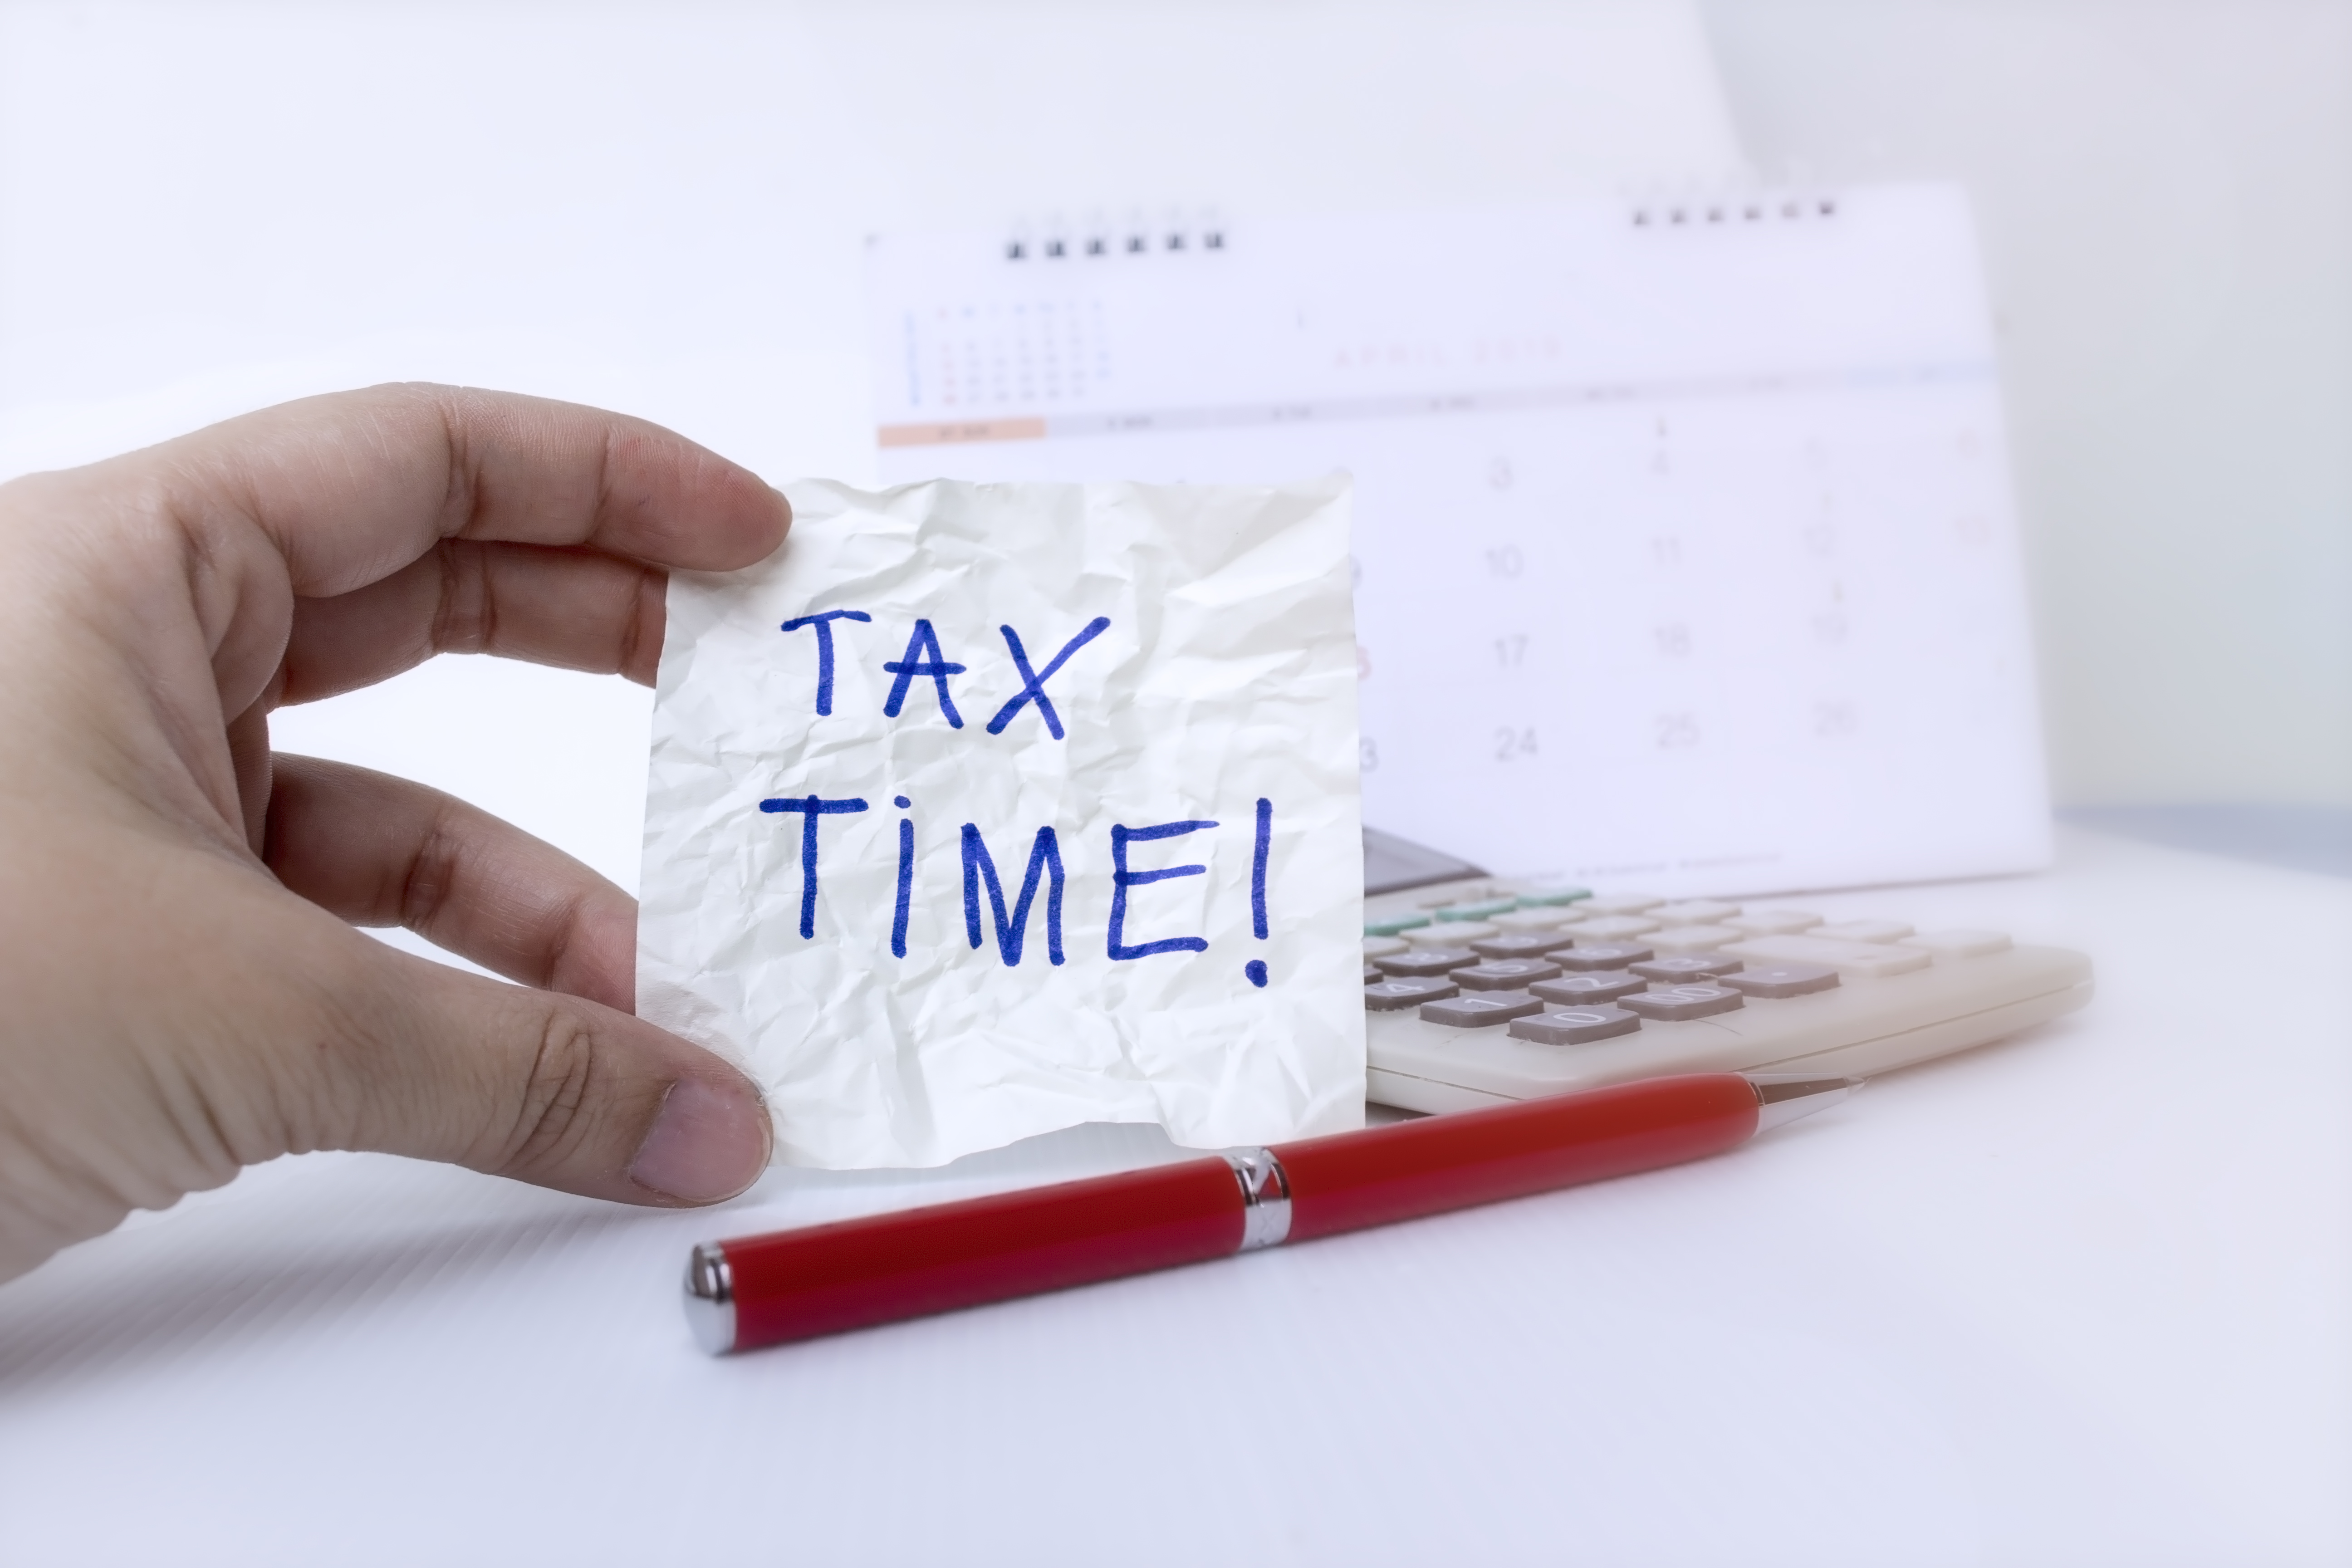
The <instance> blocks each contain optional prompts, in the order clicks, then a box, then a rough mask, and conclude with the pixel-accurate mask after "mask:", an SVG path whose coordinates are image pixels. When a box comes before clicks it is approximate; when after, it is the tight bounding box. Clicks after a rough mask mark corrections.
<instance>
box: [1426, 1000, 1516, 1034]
mask: <svg viewBox="0 0 2352 1568" xmlns="http://www.w3.org/2000/svg"><path fill="white" fill-rule="evenodd" d="M1543 1010H1544V1005H1543V1004H1542V1003H1541V1002H1538V1001H1537V1000H1536V999H1535V998H1534V997H1532V996H1530V995H1528V994H1527V993H1526V992H1524V991H1478V992H1473V993H1471V994H1469V995H1466V996H1455V997H1454V998H1452V999H1450V1000H1448V1001H1444V1002H1432V1003H1430V1004H1429V1005H1427V1006H1425V1007H1423V1008H1422V1010H1421V1016H1422V1017H1423V1018H1424V1019H1425V1020H1427V1021H1428V1022H1430V1023H1432V1024H1446V1025H1450V1026H1453V1027H1454V1028H1457V1029H1483V1028H1487V1027H1490V1026H1494V1025H1496V1024H1507V1023H1509V1022H1510V1021H1511V1020H1512V1019H1514V1018H1524V1017H1527V1016H1528V1015H1529V1014H1531V1013H1540V1012H1542V1011H1543Z"/></svg>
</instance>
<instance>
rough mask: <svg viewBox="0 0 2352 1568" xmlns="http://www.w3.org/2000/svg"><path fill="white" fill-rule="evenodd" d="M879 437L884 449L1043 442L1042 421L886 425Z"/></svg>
mask: <svg viewBox="0 0 2352 1568" xmlns="http://www.w3.org/2000/svg"><path fill="white" fill-rule="evenodd" d="M877 435H878V436H879V437H881V442H882V445H884V446H885V447H944V446H947V445H949V444H950V443H952V442H957V441H1040V440H1043V439H1045V421H1044V420H1043V419H1036V418H1029V419H950V420H946V421H943V422H941V423H939V424H924V425H885V426H881V428H880V429H879V431H877Z"/></svg>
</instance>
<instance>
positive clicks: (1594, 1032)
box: [1511, 1006, 1642, 1046]
mask: <svg viewBox="0 0 2352 1568" xmlns="http://www.w3.org/2000/svg"><path fill="white" fill-rule="evenodd" d="M1641 1026H1642V1020H1641V1019H1639V1018H1637V1017H1635V1016H1633V1014H1631V1013H1628V1012H1627V1011H1625V1009H1624V1008H1622V1007H1605V1006H1604V1007H1562V1008H1559V1010H1557V1011H1556V1012H1550V1013H1539V1014H1538V1015H1537V1016H1534V1017H1532V1018H1515V1019H1513V1020H1512V1022H1511V1034H1512V1036H1513V1037H1515V1038H1517V1039H1522V1040H1533V1041H1534V1042H1535V1043H1536V1044H1538V1045H1539V1046H1581V1045H1585V1044H1588V1043H1590V1042H1591V1041H1593V1040H1607V1039H1613V1038H1615V1037H1617V1036H1619V1035H1630V1034H1632V1033H1633V1031H1634V1030H1636V1029H1638V1028H1640V1027H1641Z"/></svg>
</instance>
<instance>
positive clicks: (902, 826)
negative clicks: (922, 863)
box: [890, 795, 915, 958]
mask: <svg viewBox="0 0 2352 1568" xmlns="http://www.w3.org/2000/svg"><path fill="white" fill-rule="evenodd" d="M894 804H896V805H897V806H898V809H899V810H901V811H904V810H906V809H907V807H908V806H909V805H913V804H914V803H913V802H912V801H909V800H908V798H907V797H906V796H905V795H899V796H898V797H897V798H896V801H895V803H894ZM914 897H915V825H914V823H913V821H912V820H910V819H909V818H907V817H904V816H902V817H900V818H899V819H898V913H896V914H894V915H892V916H891V917H890V956H891V957H893V958H904V957H906V956H907V909H908V905H910V904H911V903H913V902H914Z"/></svg>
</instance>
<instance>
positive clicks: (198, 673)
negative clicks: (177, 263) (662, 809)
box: [0, 386, 791, 1279]
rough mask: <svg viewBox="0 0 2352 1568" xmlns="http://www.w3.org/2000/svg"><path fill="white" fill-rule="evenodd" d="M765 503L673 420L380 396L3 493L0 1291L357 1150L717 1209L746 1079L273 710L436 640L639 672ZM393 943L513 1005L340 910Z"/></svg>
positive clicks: (751, 538)
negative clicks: (322, 1157)
mask: <svg viewBox="0 0 2352 1568" xmlns="http://www.w3.org/2000/svg"><path fill="white" fill-rule="evenodd" d="M790 523H791V510H790V509H789V508H788V507H787V506H786V504H785V502H784V500H783V498H782V497H781V496H779V495H778V494H777V493H776V492H775V491H773V490H772V489H769V488H768V487H767V486H766V485H764V484H762V483H761V481H760V480H759V479H756V478H754V477H753V476H752V475H751V474H750V473H748V472H747V471H745V470H744V469H741V468H737V467H735V466H734V465H732V464H730V463H728V462H726V461H724V460H722V459H721V458H718V457H716V456H714V455H712V454H711V453H709V452H707V451H705V450H703V449H702V448H701V447H697V446H695V445H694V444H693V443H691V442H689V441H687V440H685V439H684V438H682V437H677V436H675V435H672V434H671V433H669V432H668V431H667V430H663V429H660V428H658V427H656V426H651V425H647V424H644V423H642V422H640V421H637V420H632V419H627V418H623V417H621V416H616V415H610V414H603V413H599V412H596V411H595V410H593V409H587V408H580V407H575V406H572V405H565V404H557V403H547V402H541V401H536V400H532V399H528V398H520V397H510V396H502V395H494V394H487V393H478V392H470V391H459V390H456V389H452V388H447V387H433V386H394V387H378V388H375V389H373V390H371V391H367V392H360V393H350V394H343V395H336V396H331V397H320V398H313V399H310V400H308V401H306V402H301V403H294V404H289V405H285V406H283V407H279V408H273V409H268V410H266V411H264V412H262V413H259V414H255V415H251V416H247V417H245V418H241V419H235V420H231V421H229V422H228V423H226V424H224V425H218V426H214V427H212V428H211V429H208V430H203V431H199V432H198V433H196V434H195V435H193V436H189V437H184V438H182V439H180V440H177V441H173V442H169V443H166V444H165V445H163V446H161V447H152V448H150V449H148V450H146V451H143V452H137V453H133V454H131V456H129V457H125V458H116V459H114V460H112V461H110V462H105V463H100V464H96V465H93V466H92V467H89V468H78V469H74V470H70V471H68V472H63V473H53V474H37V475H33V476H30V477H27V478H26V479H18V480H16V481H15V482H14V483H12V484H9V485H6V486H5V487H0V624H5V627H6V634H7V635H6V648H7V652H6V654H5V656H0V672H5V678H0V1279H6V1278H8V1277H10V1276H12V1275H15V1274H18V1273H21V1272H23V1271H24V1270H26V1269H27V1268H32V1267H33V1266H34V1265H36V1264H37V1263H39V1262H40V1261H41V1260H42V1259H43V1258H47V1257H48V1256H49V1255H50V1254H51V1253H53V1252H55V1251H56V1250H57V1249H58V1248H59V1247H64V1246H67V1245H68V1244H69V1243H72V1242H74V1241H78V1240H80V1239H82V1238H84V1237H91V1236H96V1235H98V1234H100V1232H102V1231H105V1230H108V1229H110V1228H111V1227H112V1226H115V1225H116V1224H118V1223H119V1222H120V1221H121V1218H122V1217H123V1215H125V1214H127V1213H128V1212H129V1211H130V1210H131V1209H133V1208H163V1207H165V1206H167V1205H170V1204H172V1203H173V1202H175V1201H177V1200H178V1199H179V1198H180V1197H181V1196H182V1195H183V1194H186V1193H189V1192H194V1191H197V1190H200V1189H203V1188H206V1187H215V1186H218V1185H220V1184H222V1183H224V1182H226V1181H227V1180H228V1179H229V1178H230V1177H231V1176H233V1175H235V1174H236V1172H237V1170H238V1168H239V1167H241V1166H244V1165H249V1164H252V1163H257V1162H258V1161H263V1160H268V1159H272V1158H275V1157H276V1156H278V1155H279V1154H285V1153H290V1152H303V1151H307V1150H313V1149H371V1150H381V1151H385V1152H392V1153H398V1154H407V1155H414V1156H416V1157H419V1158H423V1159H432V1160H446V1161H451V1162H454V1163H458V1164H462V1165H467V1166H470V1167H472V1168H473V1169H475V1170H478V1171H488V1172H493V1173H498V1174H500V1175H507V1176H514V1177H518V1178H520V1179H521V1180H523V1181H528V1182H536V1183H539V1184H542V1185H546V1186H551V1187H560V1188H562V1189H564V1190H566V1191H570V1192H575V1193H586V1194H593V1195H595V1196H598V1197H604V1198H612V1199H615V1200H618V1201H620V1202H624V1203H637V1204H657V1205H691V1204H701V1203H709V1202H715V1201H717V1200H719V1199H720V1198H725V1197H730V1196H732V1195H733V1194H735V1193H737V1192H740V1190H742V1189H743V1188H744V1187H746V1186H748V1185H749V1184H751V1182H752V1181H753V1180H754V1179H755V1178H756V1177H757V1176H758V1175H759V1173H760V1172H761V1168H762V1167H763V1166H764V1165H765V1164H766V1163H767V1158H768V1152H769V1147H770V1138H771V1132H770V1129H769V1124H768V1119H767V1114H766V1111H765V1110H764V1108H763V1107H762V1106H761V1102H760V1098H759V1094H758V1091H757V1090H756V1089H754V1088H753V1087H752V1085H751V1083H750V1082H749V1081H748V1080H747V1079H744V1078H743V1077H742V1076H741V1075H740V1073H738V1072H737V1071H736V1070H735V1069H734V1068H731V1067H730V1066H728V1065H727V1064H726V1063H724V1062H722V1061H720V1060H719V1058H716V1057H713V1056H711V1055H709V1053H707V1052H705V1051H702V1050H700V1049H699V1048H698V1047H694V1046H691V1045H688V1043H686V1042H685V1041H683V1040H680V1039H678V1038H677V1037H675V1036H672V1035H669V1034H667V1033H665V1032H663V1031H662V1030H659V1029H656V1028H655V1027H654V1026H651V1025H649V1024H645V1023H641V1022H639V1021H638V1020H637V1019H636V1018H635V1017H634V1016H631V1008H632V1006H633V1001H634V992H635V981H634V968H635V947H636V909H635V904H633V903H632V902H631V901H630V900H629V899H628V897H627V896H626V895H625V894H624V893H623V892H621V890H620V889H617V888H615V887H614V886H613V885H612V884H611V883H609V882H607V881H605V880H604V879H603V878H601V877H598V876H597V875H596V874H595V873H594V872H593V871H591V870H589V869H588V868H586V867H584V866H583V865H581V864H579V863H578V862H577V861H574V860H572V859H571V858H569V857H567V856H565V855H563V854H562V853H560V852H559V851H557V850H555V849H554V848H552V847H550V846H548V845H546V844H543V843H541V842H540V841H539V840H537V839H534V838H531V837H529V836H527V835H525V834H523V833H522V832H520V830H518V829H516V828H514V827H511V826H508V825H507V824H505V823H503V822H500V821H499V820H498V819H497V818H495V817H492V816H488V815H487V814H485V813H482V812H479V811H477V810H475V809H473V808H472V807H470V806H468V805H465V804H464V803H462V802H460V801H457V800H454V799H452V798H450V797H449V796H447V795H441V794H439V793H437V792H436V791H433V790H429V789H426V788H425V787H423V786H422V785H419V784H411V783H408V782H407V781H405V780H402V779H396V778H391V777H388V776H386V775H384V774H381V773H370V772H368V771H366V770H364V769H361V768H353V767H348V766H344V765H342V764H341V763H328V762H320V761H317V760H314V759H309V758H301V757H291V756H273V755H272V754H271V753H270V751H269V741H268V713H269V711H270V710H271V709H273V708H275V707H278V705H280V704H282V703H288V702H301V701H309V700H314V699H317V698H320V697H326V696H330V695H331V694H333V693H335V692H339V691H346V690H350V689H352V688H354V687H360V686H365V685H367V684H369V683H371V682H373V681H377V680H381V679H384V678H386V677H388V676H391V675H394V674H395V673H397V672H399V671H400V670H403V669H405V668H409V667H410V666H412V665H415V664H417V663H420V662H422V661H423V660H424V659H425V658H430V657H431V656H432V655H434V654H436V653H439V652H444V651H456V652H482V653H494V654H503V655H506V656H509V657H511V658H524V659H530V660H533V661H535V662H538V663H541V664H551V665H560V666H562V667H565V668H572V669H588V670H599V671H616V672H618V673H620V674H622V675H625V676H627V677H628V678H629V679H633V680H636V681H639V682H642V683H646V684H651V682H652V680H653V677H654V671H655V668H656V664H657V662H658V660H659V658H660V656H661V643H662V625H663V590H664V587H665V585H666V584H667V568H670V567H673V566H675V567H683V568H690V569H697V570H725V569H729V568H732V567H737V566H744V565H749V564H750V563H752V562H755V561H758V560H760V559H761V558H762V557H764V556H766V555H767V554H768V553H770V552H772V551H773V550H774V549H775V548H776V547H777V545H778V544H779V543H780V542H782V539H783V536H784V531H785V530H786V528H787V527H789V526H790ZM392 924H400V925H405V926H408V927H409V928H411V929H412V930H414V931H418V932H420V933H422V934H423V935H425V937H427V938H429V939H431V940H432V941H434V942H437V943H439V944H440V945H441V946H443V947H445V948H447V949H449V950H450V951H452V952H459V953H462V954H464V955H465V956H466V957H467V958H470V959H472V960H474V961H475V962H476V963H480V964H482V965H483V966H484V967H486V968H488V969H490V970H493V971H495V972H497V973H500V974H503V975H506V976H508V977H509V979H512V980H515V981H519V982H520V983H521V984H520V985H507V984H499V982H497V981H493V980H488V979H484V978H482V977H481V976H479V975H474V974H468V973H463V972H461V971H458V970H456V969H452V968H449V967H447V966H446V965H442V964H436V963H427V962H425V961H424V960H422V959H419V958H415V957H414V956H411V955H409V954H406V953H403V952H398V951H396V950H394V949H393V948H390V947H387V946H385V945H383V943H381V942H376V941H374V940H373V939H372V938H370V937H368V936H366V935H365V934H363V933H362V932H361V931H356V930H354V929H353V927H354V925H392Z"/></svg>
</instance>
